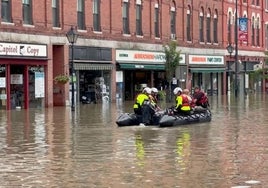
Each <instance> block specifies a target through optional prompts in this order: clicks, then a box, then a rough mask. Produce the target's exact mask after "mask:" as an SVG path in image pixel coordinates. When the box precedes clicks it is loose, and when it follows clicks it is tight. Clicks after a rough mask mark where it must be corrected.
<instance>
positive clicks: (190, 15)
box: [186, 6, 192, 41]
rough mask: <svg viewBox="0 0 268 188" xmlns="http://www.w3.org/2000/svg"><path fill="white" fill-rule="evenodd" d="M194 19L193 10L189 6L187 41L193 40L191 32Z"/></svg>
mask: <svg viewBox="0 0 268 188" xmlns="http://www.w3.org/2000/svg"><path fill="white" fill-rule="evenodd" d="M191 20H192V12H191V7H190V6H188V9H187V18H186V34H187V41H192V36H191V33H192V27H191V24H192V22H191Z"/></svg>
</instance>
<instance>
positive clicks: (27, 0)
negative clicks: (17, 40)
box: [22, 0, 33, 25]
mask: <svg viewBox="0 0 268 188" xmlns="http://www.w3.org/2000/svg"><path fill="white" fill-rule="evenodd" d="M22 19H23V23H24V24H28V25H33V4H32V0H22Z"/></svg>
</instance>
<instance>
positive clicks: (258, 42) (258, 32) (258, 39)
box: [256, 17, 260, 46]
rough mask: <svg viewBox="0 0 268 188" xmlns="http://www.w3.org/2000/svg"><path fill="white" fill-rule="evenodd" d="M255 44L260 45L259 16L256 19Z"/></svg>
mask: <svg viewBox="0 0 268 188" xmlns="http://www.w3.org/2000/svg"><path fill="white" fill-rule="evenodd" d="M256 45H257V46H260V18H259V17H258V18H257V20H256Z"/></svg>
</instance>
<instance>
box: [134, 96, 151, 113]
mask: <svg viewBox="0 0 268 188" xmlns="http://www.w3.org/2000/svg"><path fill="white" fill-rule="evenodd" d="M148 100H149V97H148V96H147V95H146V94H144V93H141V94H139V95H138V96H137V98H136V101H135V103H134V105H133V108H134V109H137V108H140V107H141V106H142V105H143V103H144V102H145V101H148Z"/></svg>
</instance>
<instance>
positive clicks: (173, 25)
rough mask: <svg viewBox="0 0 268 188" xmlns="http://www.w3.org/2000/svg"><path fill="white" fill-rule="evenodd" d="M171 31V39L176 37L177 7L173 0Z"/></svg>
mask: <svg viewBox="0 0 268 188" xmlns="http://www.w3.org/2000/svg"><path fill="white" fill-rule="evenodd" d="M170 33H171V39H175V38H176V8H175V3H174V2H173V5H172V7H171V8H170Z"/></svg>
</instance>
